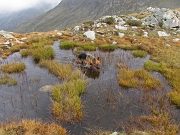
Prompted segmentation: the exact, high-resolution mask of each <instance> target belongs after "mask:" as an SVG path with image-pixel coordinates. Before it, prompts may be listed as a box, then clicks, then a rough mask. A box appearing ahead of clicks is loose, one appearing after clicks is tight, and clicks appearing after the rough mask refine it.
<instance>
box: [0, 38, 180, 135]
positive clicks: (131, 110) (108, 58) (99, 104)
mask: <svg viewBox="0 0 180 135" xmlns="http://www.w3.org/2000/svg"><path fill="white" fill-rule="evenodd" d="M53 48H54V50H55V59H56V60H59V61H60V62H62V63H72V64H74V62H75V57H74V55H73V54H72V51H71V50H60V49H59V41H56V42H55V43H54V45H53ZM90 53H91V54H93V55H94V56H99V57H100V59H101V66H100V70H88V69H82V73H84V75H85V79H86V80H87V81H88V84H87V88H86V93H85V94H83V95H82V96H81V99H82V102H83V105H84V109H83V112H84V115H85V116H84V119H83V121H82V122H79V123H74V124H70V123H60V124H62V125H63V127H65V128H66V129H67V131H69V132H70V134H74V135H80V134H82V135H84V134H85V133H86V132H87V133H88V131H89V129H92V128H98V129H104V130H112V131H115V130H116V131H119V130H122V128H121V127H122V125H125V123H127V122H128V120H129V117H131V116H133V117H138V116H140V115H142V114H147V113H148V111H147V109H146V107H145V105H144V103H142V100H141V99H142V97H144V95H145V93H144V92H143V91H140V90H138V89H132V88H124V87H121V86H119V84H118V80H117V75H118V68H117V66H116V62H119V63H121V64H126V65H127V66H128V67H129V68H130V69H133V70H134V69H139V68H143V63H144V61H146V60H149V58H150V56H147V57H146V58H134V57H133V56H132V54H131V51H123V50H120V49H117V50H115V51H114V52H110V53H109V52H100V51H98V50H97V51H95V52H90ZM0 61H1V64H3V63H10V62H12V61H22V62H24V63H25V64H26V69H25V72H24V73H21V74H13V75H12V76H15V77H16V78H17V79H18V85H17V86H6V85H0V121H1V122H2V121H5V120H11V119H26V118H28V119H29V118H30V119H31V118H32V119H34V118H36V119H41V120H43V121H47V122H48V121H54V120H55V119H54V117H53V115H52V114H51V110H50V107H51V101H50V98H51V95H50V93H45V92H41V91H39V89H40V88H41V87H43V86H45V85H54V84H57V83H61V80H60V79H58V78H57V77H55V75H53V74H51V73H49V72H48V71H47V70H46V69H41V68H40V67H38V66H37V65H36V64H35V63H34V62H33V60H32V58H30V57H28V58H21V56H20V54H19V53H14V54H13V55H11V56H9V57H8V59H6V60H3V59H0ZM74 65H75V66H76V64H74ZM151 74H153V75H154V76H155V77H156V78H158V79H160V80H161V81H162V83H163V86H164V89H165V91H169V90H171V86H169V85H168V84H167V81H166V79H165V78H164V77H163V76H162V75H161V74H159V73H157V72H152V73H151ZM174 111H176V113H178V112H179V110H178V109H177V110H174ZM176 119H177V122H180V118H179V117H178V116H177V118H176Z"/></svg>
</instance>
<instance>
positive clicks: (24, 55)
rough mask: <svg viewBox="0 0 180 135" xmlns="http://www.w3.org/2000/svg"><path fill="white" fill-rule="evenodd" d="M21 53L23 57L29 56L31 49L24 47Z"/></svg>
mask: <svg viewBox="0 0 180 135" xmlns="http://www.w3.org/2000/svg"><path fill="white" fill-rule="evenodd" d="M20 53H21V56H22V57H27V56H28V55H30V51H29V49H24V50H22V51H21V52H20Z"/></svg>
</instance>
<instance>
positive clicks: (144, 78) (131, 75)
mask: <svg viewBox="0 0 180 135" xmlns="http://www.w3.org/2000/svg"><path fill="white" fill-rule="evenodd" d="M118 74H119V76H118V81H119V84H120V85H122V86H125V87H132V88H138V89H141V90H146V91H148V90H156V89H158V88H159V87H160V86H161V82H160V81H159V80H158V79H156V78H155V77H153V76H152V75H150V74H149V73H148V72H147V71H145V70H143V69H137V70H135V71H132V70H130V69H128V68H121V69H119V72H118Z"/></svg>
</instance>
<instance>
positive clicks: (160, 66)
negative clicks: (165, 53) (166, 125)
mask: <svg viewBox="0 0 180 135" xmlns="http://www.w3.org/2000/svg"><path fill="white" fill-rule="evenodd" d="M144 67H145V69H147V70H148V71H157V72H161V73H162V74H163V75H164V76H165V77H166V78H167V79H168V81H169V83H170V84H171V85H172V86H173V90H172V91H171V92H170V93H169V98H170V100H171V101H172V102H173V103H174V104H176V105H177V106H178V107H179V108H180V93H179V88H180V83H179V82H180V77H179V73H180V69H170V68H168V67H167V66H166V65H165V64H164V63H162V62H161V63H155V62H153V61H146V62H145V63H144Z"/></svg>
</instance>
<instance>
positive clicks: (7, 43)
mask: <svg viewBox="0 0 180 135" xmlns="http://www.w3.org/2000/svg"><path fill="white" fill-rule="evenodd" d="M3 44H4V45H9V44H11V43H10V42H9V41H7V42H4V43H3Z"/></svg>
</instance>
